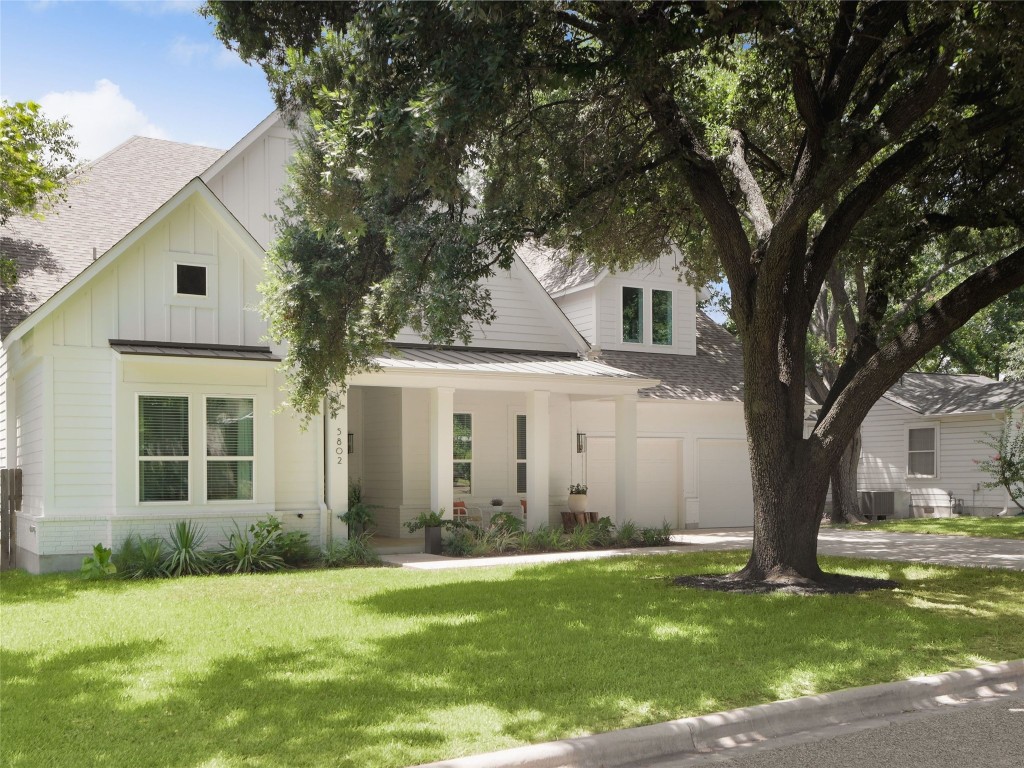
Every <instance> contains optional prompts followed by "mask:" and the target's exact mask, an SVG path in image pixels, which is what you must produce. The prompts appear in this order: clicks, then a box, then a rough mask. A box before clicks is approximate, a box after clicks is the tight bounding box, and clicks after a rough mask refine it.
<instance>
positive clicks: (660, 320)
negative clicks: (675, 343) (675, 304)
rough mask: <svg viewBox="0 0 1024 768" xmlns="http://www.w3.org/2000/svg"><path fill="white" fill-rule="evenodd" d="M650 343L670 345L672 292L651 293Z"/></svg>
mask: <svg viewBox="0 0 1024 768" xmlns="http://www.w3.org/2000/svg"><path fill="white" fill-rule="evenodd" d="M651 341H653V342H654V343H655V344H666V345H669V344H671V343H672V291H651Z"/></svg>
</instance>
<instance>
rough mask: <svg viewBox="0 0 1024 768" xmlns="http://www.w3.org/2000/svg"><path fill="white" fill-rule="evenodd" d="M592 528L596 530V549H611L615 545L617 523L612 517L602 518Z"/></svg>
mask: <svg viewBox="0 0 1024 768" xmlns="http://www.w3.org/2000/svg"><path fill="white" fill-rule="evenodd" d="M590 527H591V528H593V530H594V546H595V547H610V546H612V545H613V544H614V543H615V523H613V522H612V519H611V518H610V517H602V518H601V519H600V520H598V521H597V522H596V523H591V524H590Z"/></svg>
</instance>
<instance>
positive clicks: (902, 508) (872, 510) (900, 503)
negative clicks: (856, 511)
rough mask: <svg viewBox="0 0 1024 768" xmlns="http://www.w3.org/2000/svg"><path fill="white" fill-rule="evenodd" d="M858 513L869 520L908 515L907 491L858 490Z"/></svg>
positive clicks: (908, 494)
mask: <svg viewBox="0 0 1024 768" xmlns="http://www.w3.org/2000/svg"><path fill="white" fill-rule="evenodd" d="M858 495H859V496H860V513H861V515H863V516H864V517H866V518H868V519H869V520H891V519H893V518H896V517H909V516H910V493H909V492H907V491H858Z"/></svg>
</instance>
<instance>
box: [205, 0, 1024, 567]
mask: <svg viewBox="0 0 1024 768" xmlns="http://www.w3.org/2000/svg"><path fill="white" fill-rule="evenodd" d="M204 12H205V13H206V14H207V15H209V16H211V17H213V18H214V19H215V20H216V32H217V34H218V36H219V37H220V38H221V39H222V40H224V41H225V42H227V43H228V44H230V45H232V46H234V47H236V48H237V50H238V51H239V52H240V54H241V56H242V57H243V58H245V59H246V60H250V61H255V62H258V63H259V64H260V65H262V66H263V67H264V69H265V71H266V72H267V75H268V80H269V82H270V84H271V87H272V89H273V91H274V94H275V97H276V99H277V101H278V104H279V105H280V107H281V108H282V109H283V110H284V111H285V113H286V114H287V115H288V116H289V117H290V118H291V119H293V120H294V121H295V123H294V124H295V125H297V126H301V127H302V131H303V141H302V145H301V149H300V152H299V155H298V158H297V161H296V164H295V169H294V173H293V181H292V185H291V188H290V190H289V200H290V202H289V203H288V208H287V210H286V213H285V216H284V217H283V219H282V221H281V222H280V223H279V234H280V237H279V240H278V241H277V243H276V245H275V246H274V248H273V249H272V252H271V254H270V263H271V268H272V273H273V276H272V278H271V280H270V282H269V286H268V287H269V289H270V290H269V295H268V298H267V302H266V309H267V312H268V315H269V317H270V321H271V327H272V332H273V333H275V334H277V335H278V336H279V337H280V338H283V339H286V340H287V341H289V342H290V352H289V363H290V364H291V365H292V373H291V377H292V378H291V385H292V399H293V402H295V403H296V405H297V406H298V407H299V408H301V409H304V410H306V411H313V410H315V409H316V408H317V407H318V406H319V404H320V403H321V401H322V399H323V398H325V397H326V398H327V400H328V402H329V404H332V405H334V406H336V405H337V402H338V401H337V397H338V393H339V391H340V387H342V386H343V385H344V380H345V378H346V376H348V375H349V374H350V373H351V372H353V371H355V370H359V369H361V368H364V367H366V366H367V365H369V364H370V358H371V356H372V355H373V354H374V353H375V352H376V351H379V350H380V349H383V348H385V347H386V345H387V341H388V339H389V338H390V335H391V334H393V333H394V332H395V331H397V330H398V328H399V327H401V326H402V325H404V324H407V323H408V324H412V325H413V326H414V327H416V328H418V329H420V330H421V331H422V332H423V333H424V335H425V336H426V337H427V338H429V339H431V340H434V341H438V342H450V341H451V340H453V339H455V338H459V337H462V338H465V337H466V335H467V334H468V332H469V330H470V328H471V324H472V323H473V322H475V321H480V320H484V321H486V320H487V319H488V318H489V317H490V306H489V301H488V300H489V296H488V294H487V292H486V290H485V289H484V288H483V287H481V285H480V283H479V279H480V278H481V277H483V276H485V275H487V274H489V273H490V272H492V271H493V270H495V269H500V268H504V267H508V266H509V264H510V261H511V259H512V254H513V252H514V250H515V248H516V247H517V246H518V245H519V244H520V243H521V242H522V241H523V240H524V239H527V238H533V239H539V240H541V241H543V242H545V243H547V244H549V245H552V246H557V247H559V248H560V249H562V252H565V253H567V254H569V258H581V257H582V258H586V259H589V260H590V261H591V262H593V263H594V264H596V265H601V266H608V267H612V268H626V267H630V266H632V265H635V264H637V263H640V262H644V261H649V260H651V259H652V258H654V257H655V256H656V255H657V254H659V253H660V252H662V251H663V250H664V249H665V248H666V247H668V245H669V244H670V243H676V244H679V245H680V246H681V247H682V248H683V249H684V251H685V253H686V254H687V260H688V264H689V268H690V271H691V274H690V275H689V276H690V278H691V279H694V280H697V281H702V280H710V279H713V278H715V277H716V276H719V275H724V277H725V278H726V279H727V281H728V285H729V288H730V292H731V300H732V308H733V318H734V320H735V323H736V327H737V329H738V333H739V338H740V340H741V342H742V345H743V353H744V367H745V416H746V425H747V433H748V437H749V446H750V462H751V469H752V476H753V484H754V498H755V516H754V546H753V551H752V554H751V557H750V561H749V563H748V564H747V566H746V568H745V569H744V570H743V571H742V572H741V573H742V575H743V576H746V577H752V578H759V579H760V578H767V579H775V580H799V579H810V580H820V579H822V578H823V574H822V571H821V570H820V568H819V566H818V563H817V557H816V549H817V533H818V528H819V524H820V520H821V509H822V505H823V502H824V498H825V494H826V491H827V488H828V483H829V474H830V471H831V469H832V467H833V466H834V465H835V463H836V461H837V459H838V458H839V456H840V455H841V454H842V452H843V450H844V448H845V447H846V446H847V445H848V443H849V442H850V439H851V437H852V436H853V434H854V432H855V430H856V428H857V426H858V425H859V424H860V422H861V420H862V419H863V417H864V415H865V414H866V413H867V411H868V409H869V408H870V407H871V405H872V404H873V403H874V402H875V401H876V400H877V399H878V398H879V397H880V396H881V395H882V393H884V392H885V391H886V389H888V388H889V387H890V386H891V385H892V384H893V383H895V382H896V380H897V379H898V378H899V376H900V375H901V374H902V373H903V372H905V371H906V370H908V369H909V368H910V367H911V366H912V365H914V364H915V362H916V361H917V360H919V359H920V358H921V357H922V356H923V355H925V354H926V353H927V352H928V351H929V350H930V349H932V348H933V347H934V346H935V345H937V344H939V343H940V342H941V341H942V340H943V339H945V338H946V337H947V336H949V335H950V334H951V333H953V332H954V331H955V330H956V329H957V328H959V327H960V326H962V325H963V324H964V323H965V322H966V321H967V320H968V319H969V318H970V317H971V316H972V315H973V314H974V313H976V312H977V311H978V310H980V309H982V308H983V307H985V306H986V305H988V304H990V303H992V302H994V301H995V300H996V299H998V298H999V297H1000V296H1002V295H1004V294H1005V293H1007V292H1008V291H1010V290H1012V289H1013V288H1015V287H1017V286H1020V285H1021V284H1022V283H1024V248H1022V247H1021V238H1020V232H1021V229H1020V225H1021V220H1020V219H1021V211H1022V210H1024V206H1022V199H1021V197H1022V192H1021V190H1022V154H1024V153H1022V148H1021V147H1022V145H1021V140H1020V136H1021V135H1022V128H1024V93H1022V88H1024V7H1021V6H1018V5H1016V4H988V3H969V2H964V3H942V2H917V3H910V4H903V3H897V2H861V3H853V2H849V3H837V2H819V3H792V4H773V3H745V2H721V3H714V2H694V3H679V2H637V3H615V2H610V3H603V2H600V3H591V2H551V3H522V4H519V3H456V2H448V3H436V4H427V3H388V2H365V3H364V2H355V3H301V4H290V3H284V4H281V3H258V4H254V3H222V2H210V3H209V4H208V5H207V7H206V9H205V11H204ZM992 229H998V230H999V231H1000V232H1003V233H1010V236H1011V238H1013V239H1012V240H1011V241H1010V242H1011V243H1012V244H1011V245H1010V246H1009V247H1007V248H1006V249H1005V250H1004V251H1002V252H1001V253H999V254H998V255H996V256H992V257H990V258H988V259H987V260H981V261H980V262H979V263H976V264H975V265H974V269H973V270H972V271H971V272H970V274H969V275H966V276H964V278H963V279H962V280H959V281H957V282H956V283H955V284H954V285H950V286H948V290H946V291H944V292H943V293H942V294H941V295H939V296H935V297H934V300H930V301H928V302H926V303H925V305H924V306H921V307H918V308H915V311H913V312H909V313H904V314H903V316H902V317H900V318H899V319H898V320H899V321H898V322H883V319H884V318H886V317H891V312H890V311H889V309H890V307H891V305H892V304H893V301H894V299H897V298H899V297H902V296H907V295H910V294H911V293H913V292H914V291H915V290H917V287H915V286H914V285H913V281H914V280H915V278H916V276H918V275H920V274H921V273H922V270H920V269H918V268H917V266H918V265H917V261H918V259H919V254H921V253H923V252H924V249H925V248H926V247H927V246H929V244H931V243H934V242H935V241H937V240H938V239H939V238H946V237H953V236H961V235H964V234H965V233H966V234H970V233H976V232H984V231H988V230H992ZM851 253H852V254H854V255H855V257H856V258H857V259H864V260H865V261H864V281H865V284H864V299H863V303H862V307H863V311H862V312H861V316H860V317H858V318H857V321H856V323H855V324H854V326H852V328H851V331H852V333H853V338H852V339H850V340H849V343H848V344H847V345H845V347H844V350H845V351H844V354H843V356H842V359H841V360H838V361H837V364H836V368H835V375H834V376H833V377H832V381H830V382H829V385H830V386H828V388H827V392H826V393H825V396H824V398H823V403H822V405H821V408H820V409H819V411H818V416H817V421H816V423H815V424H814V427H813V430H811V431H810V433H809V434H807V435H805V397H806V391H807V375H808V372H809V370H810V369H811V367H812V366H810V364H809V363H810V361H809V358H808V328H809V324H810V322H811V318H812V316H813V313H814V311H815V306H816V303H817V301H818V299H819V295H820V294H821V290H822V287H823V286H824V285H826V283H827V281H828V280H829V279H830V278H831V277H834V276H835V275H836V274H846V273H844V272H843V271H842V270H843V269H844V268H845V267H844V259H845V258H847V257H848V256H849V255H850V254H851ZM837 270H839V272H837Z"/></svg>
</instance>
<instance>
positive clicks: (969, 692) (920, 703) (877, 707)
mask: <svg viewBox="0 0 1024 768" xmlns="http://www.w3.org/2000/svg"><path fill="white" fill-rule="evenodd" d="M1018 691H1024V659H1017V660H1015V661H1006V662H1002V663H1000V664H987V665H985V666H981V667H976V668H974V669H960V670H956V671H953V672H943V673H941V674H938V675H927V676H923V677H913V678H910V679H909V680H902V681H899V682H895V683H881V684H880V685H869V686H865V687H863V688H847V689H845V690H842V691H836V692H835V693H825V694H820V695H817V696H802V697H800V698H799V699H789V700H786V701H776V702H773V703H771V704H761V705H759V706H756V707H743V708H742V709H733V710H730V711H728V712H717V713H715V714H712V715H701V716H700V717H687V718H683V719H680V720H670V721H669V722H667V723H657V724H656V725H645V726H641V727H639V728H626V729H623V730H619V731H609V732H607V733H599V734H595V735H593V736H583V737H580V738H576V739H563V740H561V741H551V742H548V743H546V744H531V745H530V746H526V747H516V748H514V749H505V750H501V751H500V752H488V753H486V754H482V755H471V756H469V757H458V758H453V759H451V760H441V761H439V762H436V763H427V764H424V765H422V766H419V768H612V767H613V766H622V765H628V764H630V763H636V762H639V761H641V760H652V759H655V758H663V757H669V756H676V755H678V756H679V757H687V756H692V755H696V754H701V753H707V752H711V751H713V750H717V749H724V748H727V747H734V746H739V745H742V744H751V743H756V742H761V741H764V740H766V739H770V738H778V737H781V736H792V735H794V734H797V733H802V732H805V731H811V730H815V729H817V728H825V727H829V726H836V725H844V724H848V723H854V722H857V721H859V720H865V719H868V718H878V717H886V716H889V715H896V714H900V713H903V712H912V711H916V710H925V709H935V708H937V707H941V706H943V705H944V704H949V703H952V702H951V701H949V700H948V699H947V697H953V696H958V697H983V696H992V695H997V694H1001V693H1014V692H1018ZM944 699H946V700H945V701H944Z"/></svg>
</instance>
